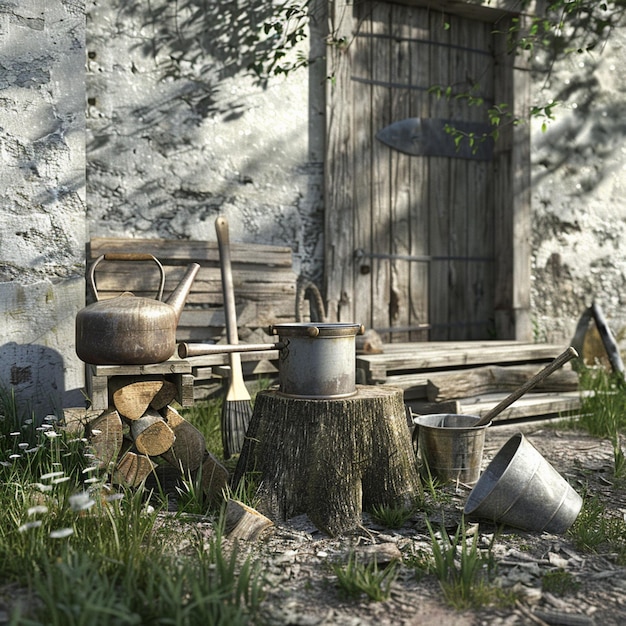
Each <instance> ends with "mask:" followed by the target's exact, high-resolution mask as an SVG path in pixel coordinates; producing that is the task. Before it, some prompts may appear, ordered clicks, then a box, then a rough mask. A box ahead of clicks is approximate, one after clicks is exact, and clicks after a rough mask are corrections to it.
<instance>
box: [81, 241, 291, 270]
mask: <svg viewBox="0 0 626 626" xmlns="http://www.w3.org/2000/svg"><path fill="white" fill-rule="evenodd" d="M230 246H231V260H232V263H233V268H235V267H236V266H238V265H262V266H271V267H277V268H280V267H283V268H290V267H291V266H292V263H293V259H292V250H291V248H288V247H286V246H272V245H267V244H258V243H240V242H234V241H233V242H231V244H230ZM107 252H135V253H145V254H152V255H153V256H155V257H157V259H159V260H161V259H167V260H168V262H169V263H170V264H176V265H185V264H188V263H192V262H196V263H200V264H201V265H214V266H215V267H219V262H220V259H219V252H218V249H217V241H197V240H192V239H183V240H181V239H135V238H130V237H129V238H124V237H93V238H92V239H91V240H90V242H89V246H88V250H87V255H88V256H87V260H88V261H92V260H94V259H95V258H97V257H98V256H100V255H101V254H105V253H107Z"/></svg>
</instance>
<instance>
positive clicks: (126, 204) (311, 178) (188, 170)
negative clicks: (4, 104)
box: [87, 0, 324, 277]
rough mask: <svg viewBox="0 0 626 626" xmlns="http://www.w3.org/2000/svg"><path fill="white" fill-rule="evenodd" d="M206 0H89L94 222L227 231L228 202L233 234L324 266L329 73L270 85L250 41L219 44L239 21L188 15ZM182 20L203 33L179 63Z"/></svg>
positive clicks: (139, 230)
mask: <svg viewBox="0 0 626 626" xmlns="http://www.w3.org/2000/svg"><path fill="white" fill-rule="evenodd" d="M251 4H256V5H260V4H261V5H262V4H263V3H259V2H256V3H251ZM200 5H201V3H198V2H194V0H189V1H188V2H181V3H179V4H177V5H175V4H174V3H171V2H169V1H168V0H154V1H153V2H152V3H149V5H147V4H143V5H142V6H141V7H140V6H139V5H137V3H127V2H121V1H116V0H108V1H106V2H102V1H98V2H94V1H91V2H89V3H88V10H89V21H88V24H89V30H88V65H87V71H88V74H87V78H88V98H89V103H90V106H89V108H88V119H87V151H88V157H87V158H88V185H87V193H88V197H87V199H88V202H87V205H88V220H89V226H90V234H91V236H107V235H112V236H129V237H142V236H144V237H167V238H193V239H207V240H215V228H214V222H215V218H216V217H217V215H219V214H223V215H225V216H226V217H227V218H228V219H229V223H230V229H231V240H233V241H242V242H258V243H269V244H276V245H286V246H291V247H292V249H293V251H294V264H295V269H296V271H297V272H299V273H300V272H302V273H305V274H307V275H309V276H310V277H315V276H320V275H321V263H322V252H323V244H322V240H321V237H322V234H323V206H322V199H323V187H322V183H323V181H322V176H323V146H324V144H323V133H324V125H323V118H321V117H320V116H319V115H317V117H318V118H319V119H320V123H319V124H318V125H317V127H316V128H314V129H313V131H311V129H310V126H309V122H310V119H311V118H315V117H316V108H317V112H318V113H319V112H321V111H322V110H323V102H324V81H323V78H319V80H317V81H316V83H315V87H316V89H315V90H313V93H310V91H311V90H310V87H311V83H310V82H309V72H308V71H307V70H306V69H305V70H300V71H297V72H296V73H294V74H292V75H290V76H289V77H288V78H284V77H280V78H275V79H272V80H270V81H269V82H268V84H267V86H266V87H265V88H262V87H261V86H259V85H257V84H256V83H255V81H254V80H253V79H252V77H251V76H250V75H249V74H248V73H246V72H245V71H244V67H245V63H246V58H245V46H244V44H242V43H238V45H241V46H242V48H243V50H242V53H241V54H242V55H244V57H242V58H241V59H238V58H236V57H235V58H234V59H232V58H230V57H228V58H223V56H224V55H225V53H223V54H222V53H220V51H219V50H217V49H215V50H213V49H211V47H210V39H211V38H214V39H215V40H220V38H221V37H223V36H224V33H223V30H225V29H226V28H227V27H229V28H231V29H232V30H236V29H237V25H236V24H230V25H228V24H222V23H221V22H219V20H218V17H217V16H210V15H209V16H206V18H205V19H200V20H199V21H197V22H194V23H191V22H188V21H186V18H187V17H188V13H186V12H185V8H189V10H191V9H193V8H199V7H200ZM223 6H224V10H225V11H226V9H227V8H228V7H229V6H230V4H229V3H224V5H223ZM175 7H178V8H179V11H180V9H181V7H182V9H183V11H182V13H179V14H178V15H176V14H175V11H174V9H175ZM241 11H242V12H244V11H245V9H241ZM157 16H158V19H157ZM225 19H226V18H225ZM244 19H245V18H244ZM256 25H257V26H258V25H259V24H258V23H257V24H256ZM177 29H178V31H177ZM176 32H179V34H180V41H182V42H185V43H189V42H194V41H195V42H196V46H195V47H192V48H191V53H190V54H188V55H183V57H182V58H181V60H179V61H178V62H176V63H172V62H171V59H172V56H173V55H175V54H176V53H175V52H174V49H175V48H176V46H177V45H179V40H177V39H176V38H172V37H171V36H172V35H174V34H175V33H176ZM152 38H154V39H152ZM203 38H206V39H208V40H209V41H208V42H205V40H204V39H203ZM197 42H200V45H199V46H198V45H197ZM153 44H154V46H153ZM181 45H182V44H181ZM306 52H307V49H306V48H304V49H303V53H306ZM322 71H323V69H322ZM322 77H323V75H322ZM313 78H315V73H314V74H313ZM311 132H312V133H314V134H318V135H319V136H318V137H311ZM320 136H321V141H320Z"/></svg>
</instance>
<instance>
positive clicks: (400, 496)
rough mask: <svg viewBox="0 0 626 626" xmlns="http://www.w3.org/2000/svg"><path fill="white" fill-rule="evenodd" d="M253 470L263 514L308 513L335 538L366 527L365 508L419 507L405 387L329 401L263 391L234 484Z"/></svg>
mask: <svg viewBox="0 0 626 626" xmlns="http://www.w3.org/2000/svg"><path fill="white" fill-rule="evenodd" d="M248 472H254V473H255V475H256V476H258V480H259V495H260V499H261V504H260V506H259V510H260V511H261V512H262V513H264V514H266V515H267V516H268V517H270V518H271V519H281V520H287V519H289V518H291V517H293V516H295V515H298V514H300V513H306V514H307V515H308V516H309V518H310V519H311V521H312V522H313V523H314V524H315V526H316V527H317V528H318V529H319V530H322V531H323V532H326V533H328V534H329V535H331V536H332V535H338V534H341V533H343V532H347V531H350V530H353V529H354V528H356V527H357V526H358V525H360V524H361V523H362V519H361V517H362V511H363V508H366V509H369V510H371V509H372V508H373V507H374V506H377V505H379V506H411V505H413V504H414V503H415V500H416V499H417V497H418V494H419V478H418V474H417V467H416V458H415V453H414V451H413V448H412V444H411V434H410V431H409V427H408V424H407V418H406V413H405V408H404V403H403V395H402V390H401V389H399V388H397V387H390V386H387V385H378V386H362V387H361V386H357V393H356V394H355V395H354V396H351V397H349V398H338V399H329V400H308V399H304V398H292V397H285V396H282V395H280V393H278V392H277V391H272V390H270V391H262V392H260V393H259V394H257V397H256V400H255V405H254V412H253V416H252V420H251V422H250V426H249V428H248V433H247V436H246V440H245V442H244V446H243V449H242V452H241V455H240V458H239V461H238V464H237V467H236V470H235V475H234V477H233V484H234V485H237V484H238V482H239V481H240V480H241V479H242V478H243V477H244V475H245V474H246V473H248Z"/></svg>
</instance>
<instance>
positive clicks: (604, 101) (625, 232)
mask: <svg viewBox="0 0 626 626" xmlns="http://www.w3.org/2000/svg"><path fill="white" fill-rule="evenodd" d="M625 63H626V28H622V29H620V30H617V31H615V32H614V33H613V34H612V36H611V38H610V40H609V42H608V44H607V45H606V46H605V47H603V49H602V50H598V51H596V52H593V53H585V54H574V55H571V56H570V57H568V58H567V59H565V60H563V61H562V62H561V63H559V64H558V65H557V66H556V67H554V68H553V69H552V71H551V73H550V75H549V76H548V77H547V79H546V76H545V75H542V76H537V77H536V80H535V87H536V91H535V102H536V103H537V104H539V103H547V102H549V101H550V100H551V99H552V100H555V101H557V102H559V103H561V104H560V105H559V106H558V107H557V108H555V109H554V113H555V120H554V121H551V122H549V123H548V127H547V130H546V131H545V132H542V130H541V124H542V120H540V119H538V120H535V122H534V132H533V136H532V143H533V150H532V155H533V162H532V166H533V190H532V207H533V244H532V249H533V271H532V280H533V282H532V312H533V316H534V322H535V331H536V339H537V340H541V341H544V340H547V341H567V340H569V339H570V338H571V337H572V335H573V333H574V329H575V326H576V322H577V320H578V318H579V316H580V315H581V313H582V312H583V311H584V309H585V308H586V307H588V306H590V305H591V303H592V302H593V301H594V300H595V301H596V302H597V303H598V304H599V305H600V307H601V309H602V310H603V311H604V313H605V316H606V317H607V319H608V322H609V325H610V327H611V329H612V331H613V333H614V334H615V335H616V336H617V337H618V339H620V340H621V345H622V347H623V348H625V349H626V203H625V202H624V198H625V197H626V74H625V73H624V64H625Z"/></svg>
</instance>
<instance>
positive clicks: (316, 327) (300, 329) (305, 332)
mask: <svg viewBox="0 0 626 626" xmlns="http://www.w3.org/2000/svg"><path fill="white" fill-rule="evenodd" d="M363 332H364V328H363V325H362V324H352V323H347V322H294V323H285V324H272V326H270V334H272V335H279V336H281V337H300V336H302V337H310V338H315V337H355V336H356V335H359V334H363Z"/></svg>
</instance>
